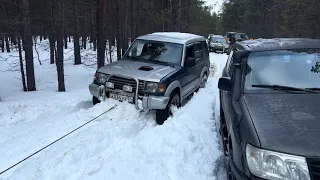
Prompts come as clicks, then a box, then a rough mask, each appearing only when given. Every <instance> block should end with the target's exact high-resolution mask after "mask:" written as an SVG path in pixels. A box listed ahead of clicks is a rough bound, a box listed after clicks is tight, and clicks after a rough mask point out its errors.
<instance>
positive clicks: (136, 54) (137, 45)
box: [124, 39, 183, 65]
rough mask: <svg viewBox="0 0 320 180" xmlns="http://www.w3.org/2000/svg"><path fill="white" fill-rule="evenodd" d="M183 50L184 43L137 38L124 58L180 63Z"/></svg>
mask: <svg viewBox="0 0 320 180" xmlns="http://www.w3.org/2000/svg"><path fill="white" fill-rule="evenodd" d="M182 50H183V45H182V44H175V43H168V42H161V41H151V40H143V39H137V40H136V41H134V43H133V44H132V46H131V47H130V49H129V50H128V52H127V53H126V54H125V55H124V58H129V59H132V60H144V61H158V62H162V63H172V64H179V65H180V63H181V57H182Z"/></svg>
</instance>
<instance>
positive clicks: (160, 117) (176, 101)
mask: <svg viewBox="0 0 320 180" xmlns="http://www.w3.org/2000/svg"><path fill="white" fill-rule="evenodd" d="M172 106H177V107H178V108H179V107H180V97H179V94H178V93H177V92H174V93H172V95H171V98H170V100H169V102H168V105H167V107H166V108H165V109H163V110H162V109H158V110H156V122H157V124H158V125H162V124H163V123H164V121H166V120H167V119H168V117H169V116H172V112H171V107H172Z"/></svg>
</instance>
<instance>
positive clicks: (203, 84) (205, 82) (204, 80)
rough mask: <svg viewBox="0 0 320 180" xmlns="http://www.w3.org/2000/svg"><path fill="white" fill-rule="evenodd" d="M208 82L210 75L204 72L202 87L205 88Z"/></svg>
mask: <svg viewBox="0 0 320 180" xmlns="http://www.w3.org/2000/svg"><path fill="white" fill-rule="evenodd" d="M207 82H208V75H207V73H204V74H203V76H202V78H201V82H200V88H205V87H206V84H207Z"/></svg>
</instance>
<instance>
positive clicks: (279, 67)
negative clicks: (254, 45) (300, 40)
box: [245, 49, 320, 90]
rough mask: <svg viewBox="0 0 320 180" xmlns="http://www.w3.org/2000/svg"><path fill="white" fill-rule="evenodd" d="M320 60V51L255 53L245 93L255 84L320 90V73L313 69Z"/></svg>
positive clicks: (248, 69)
mask: <svg viewBox="0 0 320 180" xmlns="http://www.w3.org/2000/svg"><path fill="white" fill-rule="evenodd" d="M318 61H320V49H319V50H315V51H313V52H312V53H310V52H297V51H287V50H283V51H266V52H253V53H251V54H250V56H249V57H248V67H247V75H246V82H245V89H246V90H257V89H259V88H257V87H252V85H280V86H290V87H297V88H320V74H318V73H316V72H315V70H314V68H315V67H316V64H317V62H318Z"/></svg>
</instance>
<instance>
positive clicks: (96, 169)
mask: <svg viewBox="0 0 320 180" xmlns="http://www.w3.org/2000/svg"><path fill="white" fill-rule="evenodd" d="M216 82H217V81H216V79H210V80H209V82H208V88H206V89H203V90H201V91H200V92H199V93H198V94H196V95H195V96H194V98H193V99H192V100H190V102H189V103H187V104H186V105H185V106H184V107H183V108H181V109H179V110H177V111H176V112H175V114H174V117H172V118H170V119H168V121H166V123H165V124H164V125H163V126H156V124H155V122H154V117H153V116H154V114H153V113H152V112H149V113H140V112H138V111H136V110H135V108H134V106H133V105H129V104H120V103H118V104H119V106H118V107H116V108H115V109H114V110H113V111H112V112H110V113H108V114H107V115H105V116H103V117H102V118H99V120H98V121H95V122H94V123H92V124H91V125H90V126H89V127H86V128H84V129H82V130H81V131H79V132H77V133H76V134H74V135H73V136H71V137H69V138H67V139H64V140H62V141H60V142H58V143H57V144H55V145H53V146H52V147H51V148H49V149H47V150H45V151H44V152H42V153H40V154H39V155H37V156H36V157H33V158H31V159H29V160H28V161H26V162H25V163H23V164H22V165H21V166H20V167H18V168H16V169H15V170H13V171H10V172H7V173H6V174H4V178H5V179H20V178H21V177H23V178H24V179H32V178H35V179H113V180H116V179H119V180H122V179H161V180H163V179H209V178H214V176H213V170H214V163H215V161H216V160H217V158H218V157H219V156H220V154H221V152H220V151H219V150H218V144H217V138H216V132H215V127H214V126H215V121H214V118H213V109H214V106H215V100H216V96H215V95H216V93H217V90H216ZM113 103H116V102H115V101H112V100H109V101H107V102H106V103H102V104H99V105H98V106H95V107H94V108H91V109H89V110H83V111H82V112H79V113H77V117H81V119H85V117H86V118H88V119H89V118H91V117H92V115H93V112H97V111H99V112H101V111H103V110H105V109H106V107H107V106H110V104H113ZM70 118H74V117H65V121H68V120H71V119H70Z"/></svg>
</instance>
